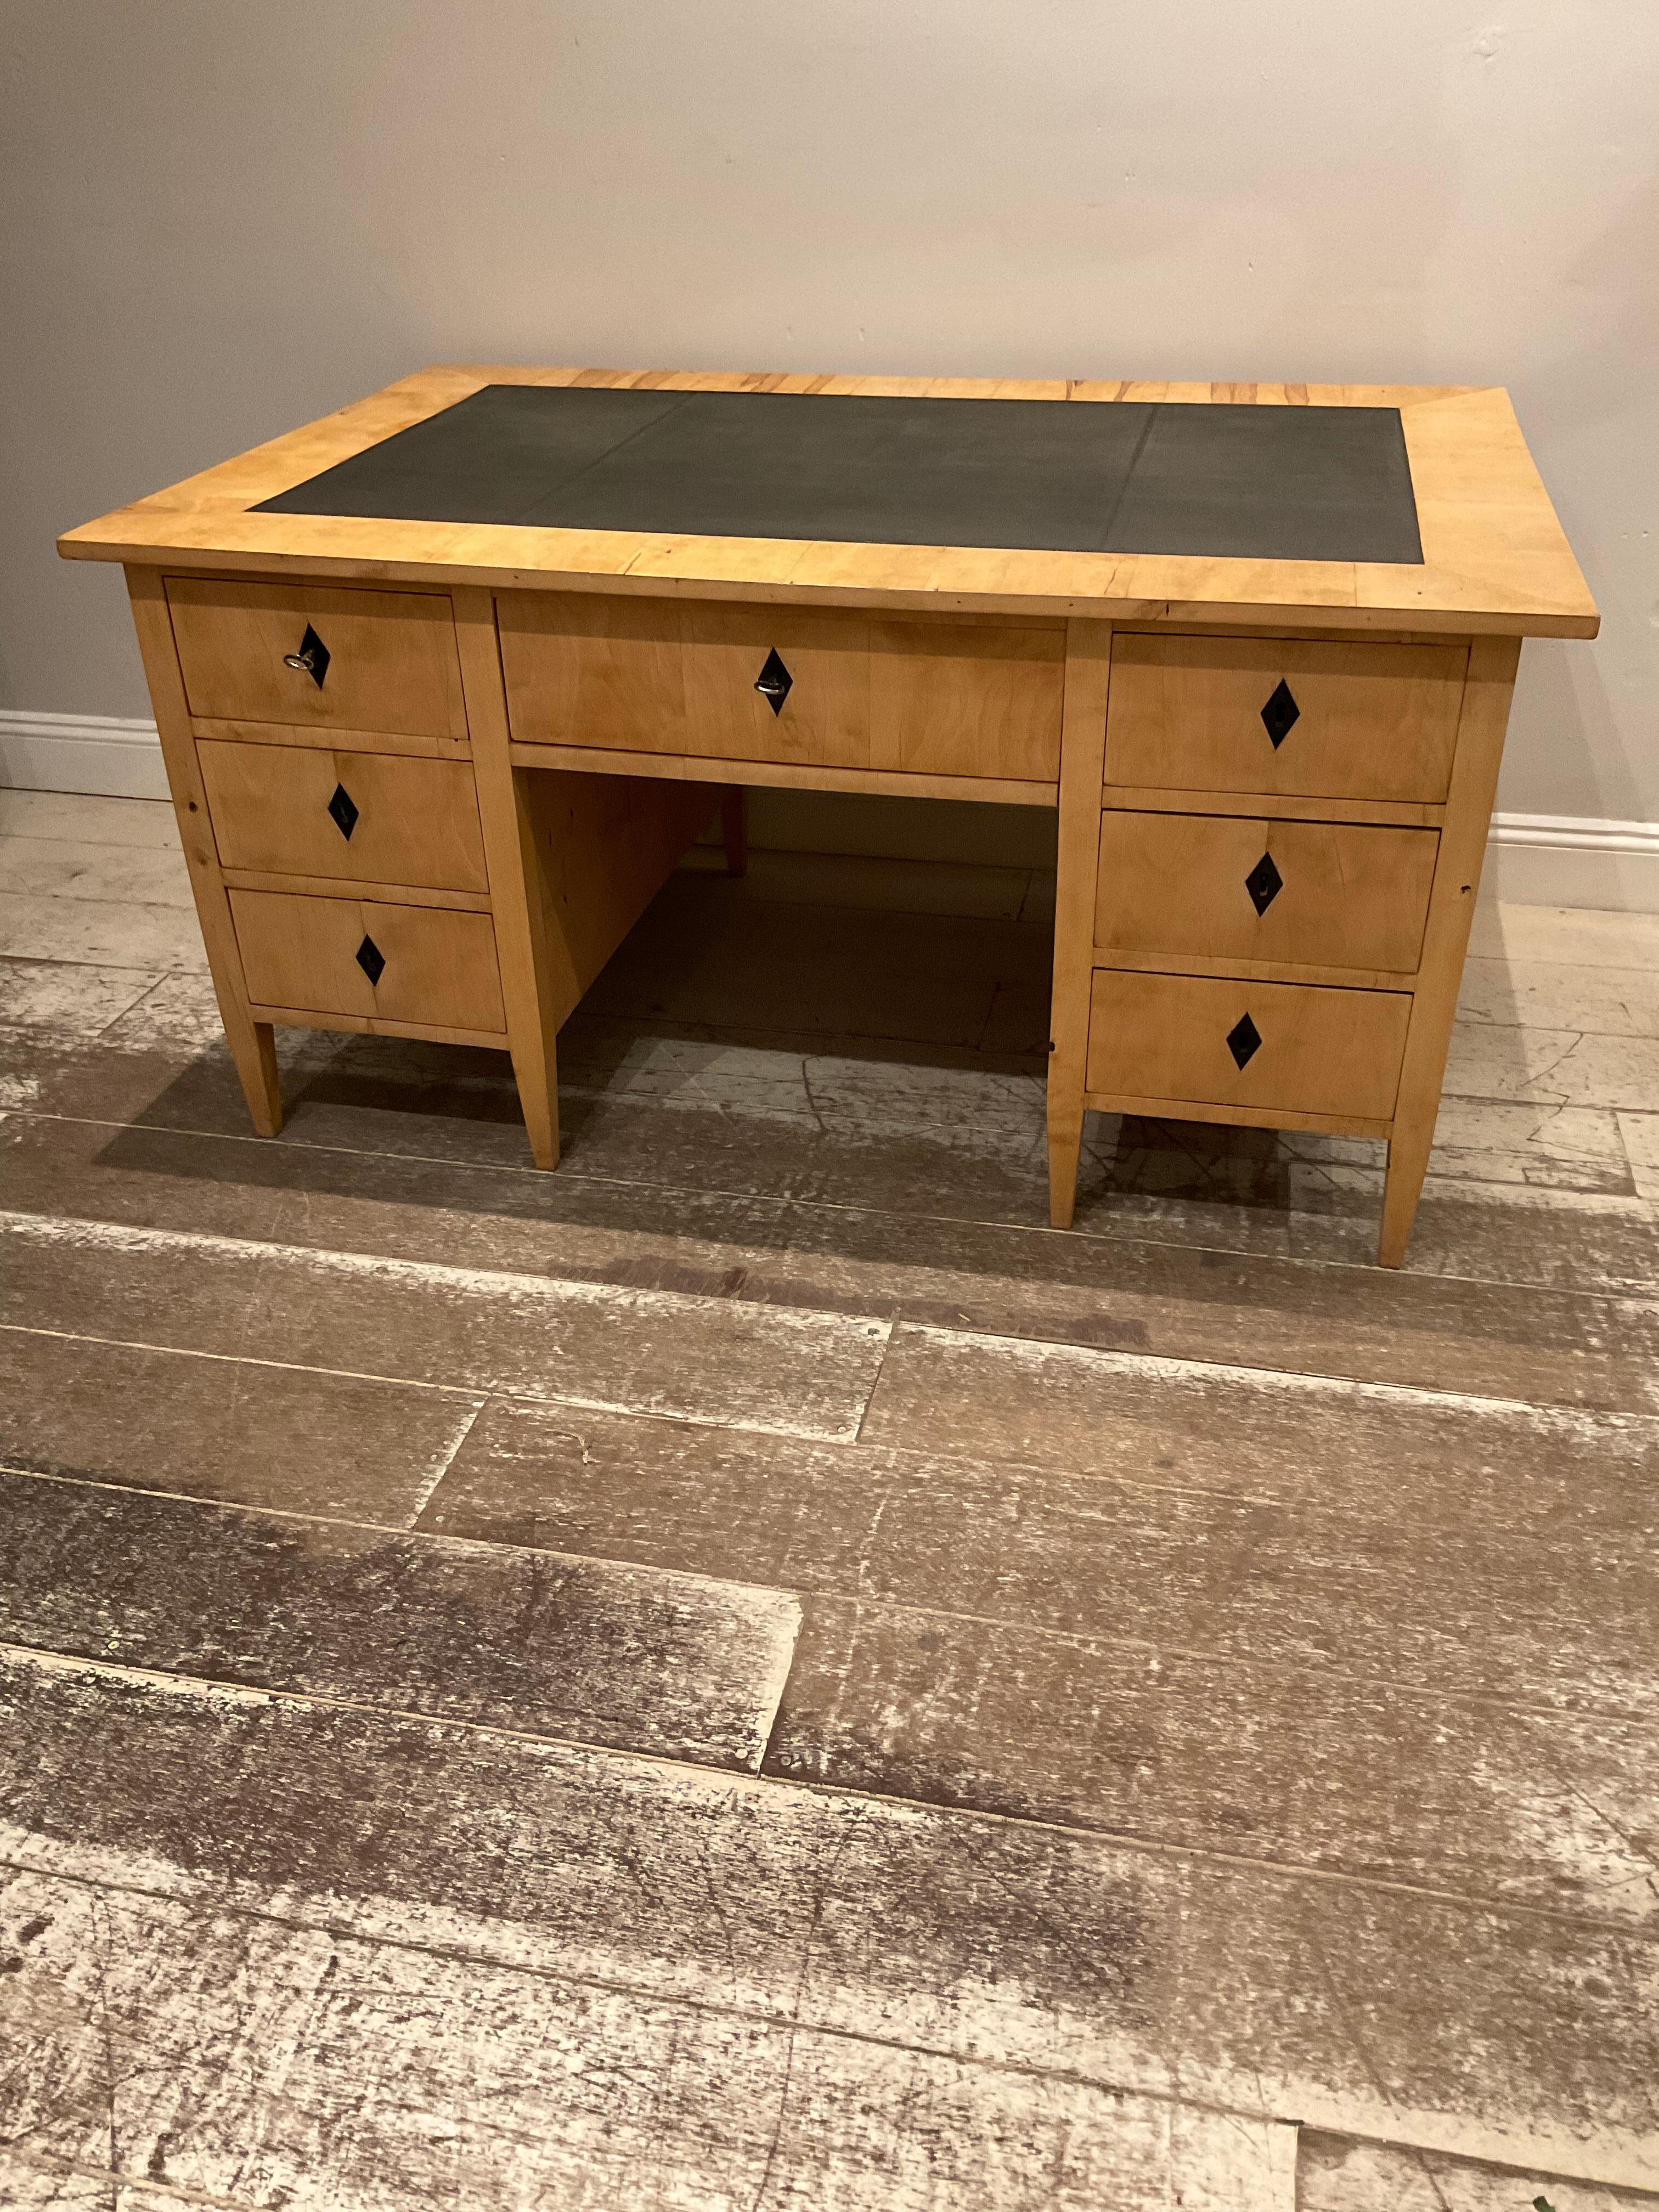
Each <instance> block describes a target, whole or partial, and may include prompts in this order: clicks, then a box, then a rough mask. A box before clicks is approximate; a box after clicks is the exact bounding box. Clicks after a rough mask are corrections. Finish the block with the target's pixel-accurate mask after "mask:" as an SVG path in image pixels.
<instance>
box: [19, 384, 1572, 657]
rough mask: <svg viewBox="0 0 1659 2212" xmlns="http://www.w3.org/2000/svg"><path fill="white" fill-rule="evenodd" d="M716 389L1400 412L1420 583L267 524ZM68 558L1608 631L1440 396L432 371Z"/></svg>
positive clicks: (1125, 612)
mask: <svg viewBox="0 0 1659 2212" xmlns="http://www.w3.org/2000/svg"><path fill="white" fill-rule="evenodd" d="M501 383H509V384H550V385H572V384H582V385H588V386H607V387H613V388H626V389H641V388H646V389H651V390H658V391H713V392H744V391H751V392H764V391H774V392H823V393H828V394H832V395H833V394H837V393H849V392H850V393H858V392H866V393H879V392H897V393H900V394H903V395H915V396H920V397H935V396H936V397H943V398H974V399H982V400H985V401H987V403H994V402H995V401H996V400H998V399H1001V398H1015V399H1018V398H1048V399H1072V400H1081V401H1085V402H1087V403H1091V404H1112V403H1114V402H1115V401H1131V402H1133V401H1135V400H1145V399H1172V400H1179V401H1186V402H1188V403H1196V404H1226V405H1240V404H1249V405H1256V406H1274V405H1292V406H1294V405H1313V406H1328V407H1344V406H1359V407H1378V406H1381V407H1398V408H1399V409H1400V410H1401V422H1402V424H1403V426H1404V430H1405V437H1406V447H1407V454H1408V456H1409V459H1410V465H1411V471H1412V479H1413V486H1414V489H1415V491H1416V496H1417V505H1418V513H1419V523H1420V526H1421V532H1422V538H1423V551H1424V562H1423V565H1422V566H1421V567H1402V568H1396V567H1391V566H1389V565H1386V564H1375V563H1373V564H1359V563H1355V562H1288V561H1243V560H1212V559H1202V560H1200V559H1193V558H1180V559H1177V558H1171V557H1168V556H1145V555H1141V556H1125V555H1119V554H1088V553H1031V552H1021V551H1014V550H1008V551H999V550H994V549H993V550H981V549H973V548H965V547H950V546H944V547H932V546H908V545H907V546H894V545H867V546H866V545H851V544H836V543H822V544H814V543H808V542H805V541H801V542H797V541H793V540H785V539H775V538H773V539H763V538H732V539H722V538H663V537H651V536H641V535H640V534H637V533H634V532H626V531H571V530H532V529H525V528H519V527H513V526H504V525H503V526H497V525H482V524H473V525H467V524H453V523H444V524H434V523H421V522H387V521H377V520H367V519H360V518H355V517H349V516H309V515H292V514H259V513H253V512H252V511H251V510H252V508H253V507H255V506H257V504H258V501H261V500H263V499H267V498H270V497H271V496H273V495H275V494H276V493H277V492H279V491H285V490H287V489H289V488H290V487H291V486H292V485H295V484H296V483H304V482H305V481H306V480H307V478H308V477H313V476H315V475H317V474H319V472H320V471H322V470H324V469H326V468H329V467H331V466H332V465H334V464H335V463H336V462H337V461H341V460H344V459H347V458H348V457H349V455H351V454H353V453H362V451H364V449H365V448H366V447H369V446H373V445H375V444H378V443H379V442H380V440H382V439H384V438H386V437H389V436H391V435H392V434H393V433H395V432H397V431H398V430H402V429H406V428H409V427H410V425H411V424H413V423H416V422H424V421H425V420H426V419H427V417H428V416H431V415H434V414H436V413H437V412H438V411H439V410H440V409H441V408H444V407H447V406H451V405H453V404H454V403H455V402H456V401H457V400H459V399H464V398H466V397H467V396H468V394H469V393H471V392H477V391H478V390H480V389H481V388H482V387H483V386H484V385H486V384H501ZM58 550H59V551H60V552H61V553H62V554H64V556H65V557H66V558H69V559H72V560H73V559H91V560H120V561H128V562H141V563H149V564H152V565H154V564H156V563H159V562H181V563H183V564H184V565H185V566H189V565H191V563H192V562H193V563H194V564H195V565H197V566H198V567H201V566H206V567H210V568H222V569H227V570H237V569H242V570H250V571H254V572H264V573H267V574H271V575H279V574H283V572H285V571H289V570H294V569H298V568H304V569H306V570H308V571H310V572H311V573H313V574H319V575H320V574H330V575H335V576H340V577H351V576H363V575H372V576H374V577H375V578H379V579H400V580H413V581H420V580H425V581H428V582H437V583H443V584H448V583H450V582H452V581H455V580H473V581H477V582H481V583H489V584H493V585H495V586H500V587H501V588H504V589H507V590H512V589H515V588H522V587H525V586H539V587H548V586H552V587H554V588H558V589H566V590H570V589H575V590H598V591H602V592H611V593H628V594H634V593H640V594H643V595H646V596H655V597H660V598H672V597H675V596H676V595H678V594H679V593H680V592H683V591H684V589H685V588H686V587H687V586H691V587H692V588H693V589H694V590H695V591H696V592H697V593H699V594H700V595H702V596H704V597H708V598H719V599H755V600H766V601H779V602H785V603H787V602H792V601H793V602H796V603H799V604H810V603H812V602H825V603H832V604H833V603H836V602H842V603H846V604H850V605H862V606H867V607H877V606H912V607H925V606H944V607H946V608H955V609H964V608H975V609H980V610H983V611H1002V612H1006V613H1012V614H1022V613H1024V614H1032V613H1036V614H1048V615H1060V616H1070V615H1079V616H1089V617H1094V618H1096V619H1100V618H1105V619H1110V618H1112V617H1114V616H1119V617H1123V618H1126V619H1128V618H1133V619H1134V620H1137V621H1149V622H1155V623H1170V625H1171V626H1174V627H1177V628H1178V627H1180V626H1182V625H1183V624H1190V623H1194V622H1201V621H1203V620H1204V619H1205V618H1206V617H1211V618H1213V619H1218V620H1223V619H1225V618H1226V617H1227V615H1228V614H1229V612H1231V615H1232V617H1233V618H1234V619H1243V620H1245V621H1250V620H1261V621H1265V622H1273V621H1274V620H1276V619H1277V620H1280V621H1282V620H1284V619H1285V617H1286V615H1287V613H1291V612H1293V615H1294V619H1295V623H1296V624H1297V627H1299V628H1304V629H1307V628H1319V627H1323V626H1327V625H1329V626H1332V627H1336V628H1342V627H1346V628H1348V629H1353V628H1356V627H1358V628H1360V629H1370V628H1375V629H1396V630H1397V629H1418V630H1422V631H1437V630H1444V631H1449V632H1452V633H1463V634H1468V632H1470V631H1475V630H1482V629H1492V630H1498V631H1503V632H1506V633H1508V634H1510V635H1522V636H1528V635H1529V636H1555V637H1593V636H1594V635H1595V630H1596V626H1597V623H1598V620H1599V617H1598V616H1597V614H1596V611H1595V603H1594V601H1593V600H1592V599H1591V598H1590V595H1589V590H1588V588H1587V587H1586V586H1585V583H1584V580H1583V576H1582V575H1581V574H1579V571H1578V568H1577V563H1576V562H1575V561H1574V560H1573V557H1572V555H1571V550H1569V548H1568V546H1567V543H1566V540H1565V537H1564V535H1563V533H1562V531H1561V526H1560V525H1559V522H1558V521H1557V520H1556V518H1555V514H1554V511H1553V508H1552V507H1551V506H1550V503H1549V497H1548V495H1547V493H1546V491H1545V489H1544V488H1543V485H1542V483H1541V482H1540V480H1539V477H1538V474H1537V471H1536V469H1535V468H1534V465H1533V462H1532V459H1531V457H1530V455H1529V454H1528V452H1527V448H1526V444H1525V441H1524V440H1523V438H1522V435H1521V431H1520V428H1519V425H1518V424H1517V423H1516V419H1515V414H1514V410H1513V409H1512V407H1511V406H1510V400H1509V396H1508V394H1507V393H1506V392H1503V391H1501V390H1497V389H1487V390H1470V389H1466V388H1439V387H1433V386H1390V385H1277V386H1275V385H1265V384H1256V385H1238V384H1198V383H1194V384H1159V383H1111V382H1107V381H1103V380H1066V379H1060V378H1056V379H1052V380H1036V381H1008V380H995V379H977V380H975V379H952V378H940V377H879V376H878V377H870V376H865V377H854V376H811V375H781V374H759V373H755V374H720V373H717V372H706V371H673V370H664V369H656V370H641V369H580V368H513V367H471V368H428V369H423V370H420V371H418V372H416V374H413V375H411V376H407V377H404V378H402V379H401V380H399V381H398V383H396V384H392V385H389V386H386V389H385V390H384V391H382V392H376V393H374V394H373V395H372V396H371V397H369V398H366V399H362V400H360V401H358V402H356V404H354V405H352V406H349V407H344V408H342V409H339V410H337V412H335V413H334V414H332V415H329V416H325V417H324V418H323V419H322V420H320V421H319V422H313V423H311V424H308V425H307V427H306V428H303V429H300V430H295V431H292V432H290V433H289V434H288V435H286V436H285V437H282V438H277V439H275V440H273V441H270V443H269V444H267V445H264V446H261V447H255V448H254V449H253V450H252V452H250V453H244V454H241V455H240V456H238V457H237V458H236V459H234V460H228V461H225V462H222V463H221V464H220V465H218V466H217V467H216V468H212V469H209V470H206V471H204V472H203V473H202V474H201V475H199V476H197V477H191V478H189V479H187V480H186V481H185V482H184V483H179V484H175V485H173V487H172V488H171V489H168V490H167V491H164V492H158V493H156V494H155V495H153V496H152V497H151V498H149V499H147V500H141V501H137V503H136V504H135V505H133V506H131V507H123V508H120V509H118V510H117V511H116V512H115V513H111V514H108V515H106V516H104V517H102V518H101V519H100V520H99V521H97V522H92V523H86V524H83V525H82V526H81V527H80V528H79V529H77V530H71V531H69V532H65V534H64V536H63V537H62V538H60V539H59V540H58Z"/></svg>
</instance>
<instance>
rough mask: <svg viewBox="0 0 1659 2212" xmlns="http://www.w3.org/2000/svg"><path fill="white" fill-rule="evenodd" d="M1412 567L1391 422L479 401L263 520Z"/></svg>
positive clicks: (1417, 543) (298, 490) (828, 403)
mask: <svg viewBox="0 0 1659 2212" xmlns="http://www.w3.org/2000/svg"><path fill="white" fill-rule="evenodd" d="M255 511H256V512H258V513H270V514H337V515H373V516H379V517H381V518H384V519H386V520H406V521H422V522H469V523H520V524H523V525H525V526H529V527H535V528H543V529H562V530H619V531H642V532H664V533H666V534H668V535H671V536H678V537H704V538H800V539H805V540H809V541H811V540H822V539H830V540H838V541H846V542H851V543H854V544H893V545H957V546H1000V547H1007V548H1011V549H1013V548H1023V549H1030V550H1050V551H1055V552H1103V553H1143V554H1151V555H1158V554H1174V555H1182V554H1185V555H1193V556H1199V557H1201V558H1208V559H1226V558H1236V559H1243V560H1266V561H1273V560H1283V561H1365V562H1393V563H1407V564H1411V563H1419V562H1421V561H1422V558H1423V548H1422V541H1421V538H1419V532H1418V525H1417V504H1416V500H1415V496H1414V494H1413V488H1412V477H1411V468H1410V464H1409V462H1408V460H1407V453H1406V441H1405V434H1404V432H1403V430H1402V428H1401V420H1400V411H1399V410H1398V408H1395V407H1255V406H1248V405H1235V404H1225V403H1223V404H1215V405H1194V404H1188V403H1187V402H1183V401H1161V400H1152V401H1133V400H1125V401H1121V402H1119V403H1117V404H1114V405H1111V406H1093V407H1091V406H1079V405H1076V404H1072V403H1069V402H1066V401H1065V400H1052V399H1000V400H996V401H994V402H992V401H986V400H976V399H951V398H881V397H876V396H873V395H853V394H848V395H834V394H828V393H817V394H813V395H810V396H809V395H805V394H801V393H793V392H631V391H603V390H596V389H592V388H590V387H586V386H580V387H571V386H543V385H520V384H492V385H486V386H484V387H483V390H482V391H479V392H473V393H472V394H471V396H470V397H469V398H465V399H463V400H460V401H459V402H458V403H457V404H455V405H454V406H453V407H447V408H444V409H441V410H440V411H439V412H438V413H437V414H435V415H433V416H428V418H427V420H426V421H424V422H417V423H416V424H414V425H413V426H412V427H411V428H409V429H406V430H400V431H398V433H397V434H396V435H393V436H392V437H390V438H386V439H383V440H382V441H380V443H379V444H378V445H374V446H371V447H368V449H367V450H366V451H365V452H363V453H356V454H354V455H353V456H352V457H351V458H350V459H349V460H344V461H341V462H338V463H337V464H336V465H335V466H334V467H333V468H331V469H325V471H323V472H322V473H321V474H320V475H319V476H315V477H310V478H308V479H307V481H306V482H305V483H300V484H296V485H295V486H294V487H293V488H292V489H289V490H288V491H283V492H279V493H278V494H277V495H276V497H275V498H272V499H268V500H265V501H262V502H261V503H260V505H259V507H258V508H257V509H256V510H255Z"/></svg>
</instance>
